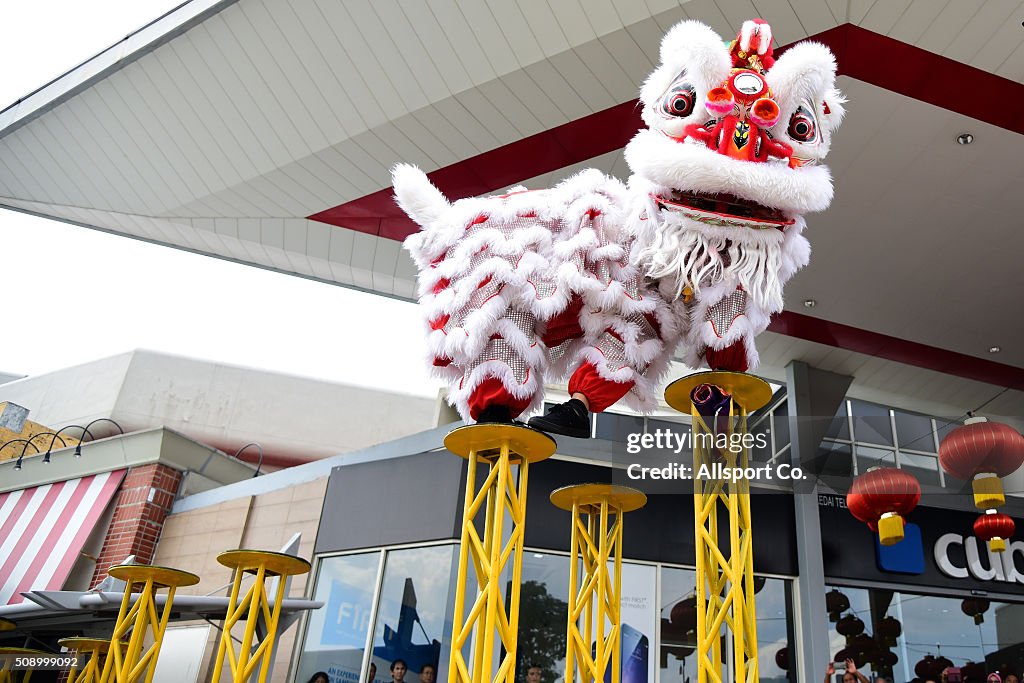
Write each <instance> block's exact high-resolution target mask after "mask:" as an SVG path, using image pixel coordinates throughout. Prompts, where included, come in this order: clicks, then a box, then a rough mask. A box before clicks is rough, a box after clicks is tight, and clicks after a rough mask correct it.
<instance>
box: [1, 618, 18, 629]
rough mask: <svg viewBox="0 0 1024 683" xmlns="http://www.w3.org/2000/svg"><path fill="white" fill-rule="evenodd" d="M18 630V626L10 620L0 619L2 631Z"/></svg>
mask: <svg viewBox="0 0 1024 683" xmlns="http://www.w3.org/2000/svg"><path fill="white" fill-rule="evenodd" d="M16 628H18V625H17V624H15V623H14V622H13V621H11V620H10V619H0V631H13V630H14V629H16Z"/></svg>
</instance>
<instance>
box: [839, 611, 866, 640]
mask: <svg viewBox="0 0 1024 683" xmlns="http://www.w3.org/2000/svg"><path fill="white" fill-rule="evenodd" d="M836 633H838V634H839V635H841V636H846V637H850V636H859V635H860V634H861V633H864V622H863V621H861V620H860V619H858V618H857V617H855V616H853V615H852V614H847V615H846V616H845V617H843V618H842V619H840V620H839V621H838V622H836Z"/></svg>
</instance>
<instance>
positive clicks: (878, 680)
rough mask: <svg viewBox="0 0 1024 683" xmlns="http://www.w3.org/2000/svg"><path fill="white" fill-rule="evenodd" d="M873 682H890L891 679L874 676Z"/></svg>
mask: <svg viewBox="0 0 1024 683" xmlns="http://www.w3.org/2000/svg"><path fill="white" fill-rule="evenodd" d="M875 683H892V681H890V680H889V679H888V678H886V677H885V676H875Z"/></svg>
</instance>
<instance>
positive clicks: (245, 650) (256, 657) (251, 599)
mask: <svg viewBox="0 0 1024 683" xmlns="http://www.w3.org/2000/svg"><path fill="white" fill-rule="evenodd" d="M217 561H218V562H220V563H221V564H222V565H224V566H225V567H230V568H231V569H232V570H234V578H233V580H232V583H231V596H230V597H229V598H228V607H227V613H226V614H225V616H224V626H223V629H222V630H221V638H220V646H219V647H218V649H217V663H216V665H215V666H214V669H213V676H212V677H211V678H210V680H211V681H220V675H221V671H222V669H223V667H224V658H225V655H227V660H228V666H229V668H230V669H231V680H232V681H234V682H235V683H244V682H245V681H248V680H249V677H250V676H252V674H253V672H254V671H255V670H256V666H257V665H258V666H259V668H260V672H259V677H258V679H257V680H258V681H259V683H265V681H266V680H267V673H268V672H269V671H270V662H271V659H272V657H273V653H274V643H275V642H276V640H277V625H278V622H279V620H280V617H281V602H282V601H283V600H284V598H285V588H286V583H287V582H286V581H285V578H286V577H288V576H294V575H296V574H305V573H306V572H308V571H309V569H310V564H309V562H307V561H306V560H304V559H302V558H301V557H295V556H293V555H286V554H284V553H275V552H270V551H266V550H228V551H225V552H222V553H221V554H220V555H218V556H217ZM246 574H253V575H254V576H255V580H254V581H253V583H252V585H251V586H250V587H249V589H248V590H246V591H245V593H244V594H243V593H242V579H243V578H244V577H245V575H246ZM275 576H276V577H279V578H278V581H277V590H276V591H275V594H274V601H273V602H272V603H271V602H270V601H269V600H268V599H267V588H266V580H267V579H268V578H271V577H275ZM260 617H262V618H263V623H264V625H265V628H266V633H265V635H264V636H263V639H262V640H261V641H260V642H259V644H258V645H257V646H256V647H255V648H254V647H253V644H254V643H253V641H254V640H255V639H256V624H257V622H258V621H259V619H260ZM242 619H245V631H244V635H243V636H242V642H241V643H240V644H239V646H238V652H237V653H236V652H235V649H234V641H233V640H232V636H231V630H232V629H233V628H234V627H235V625H236V624H237V623H238V622H239V621H241V620H242Z"/></svg>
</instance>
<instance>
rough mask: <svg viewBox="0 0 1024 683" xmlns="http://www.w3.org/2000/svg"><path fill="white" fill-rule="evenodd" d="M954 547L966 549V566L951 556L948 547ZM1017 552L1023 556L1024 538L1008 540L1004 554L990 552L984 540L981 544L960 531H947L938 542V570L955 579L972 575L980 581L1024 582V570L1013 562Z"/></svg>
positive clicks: (936, 543) (936, 551)
mask: <svg viewBox="0 0 1024 683" xmlns="http://www.w3.org/2000/svg"><path fill="white" fill-rule="evenodd" d="M979 545H980V546H981V547H980V548H979ZM952 546H960V547H961V548H963V552H964V555H965V556H966V560H967V561H966V563H965V564H966V566H963V567H960V566H957V565H956V564H954V562H953V560H952V559H950V557H949V549H950V548H951V547H952ZM982 550H984V555H986V556H987V560H986V562H982V554H983V553H982ZM1018 554H1020V556H1021V558H1022V559H1024V541H1013V542H1012V543H1008V544H1007V546H1006V551H1005V552H1002V553H994V552H991V551H990V550H988V548H987V547H986V546H985V545H984V543H979V542H978V539H977V538H975V537H974V536H968V537H967V538H964V537H963V536H961V535H960V534H944V535H942V536H940V537H939V540H937V541H936V542H935V564H937V565H938V567H939V571H941V572H942V573H943V574H945V575H946V576H949V577H951V578H954V579H966V578H968V577H971V576H973V577H974V578H975V579H977V580H978V581H1002V582H1004V583H1022V584H1024V573H1022V572H1021V571H1020V570H1018V568H1017V564H1016V562H1015V561H1014V558H1015V557H1016V556H1017V555H1018ZM986 565H987V566H986Z"/></svg>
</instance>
